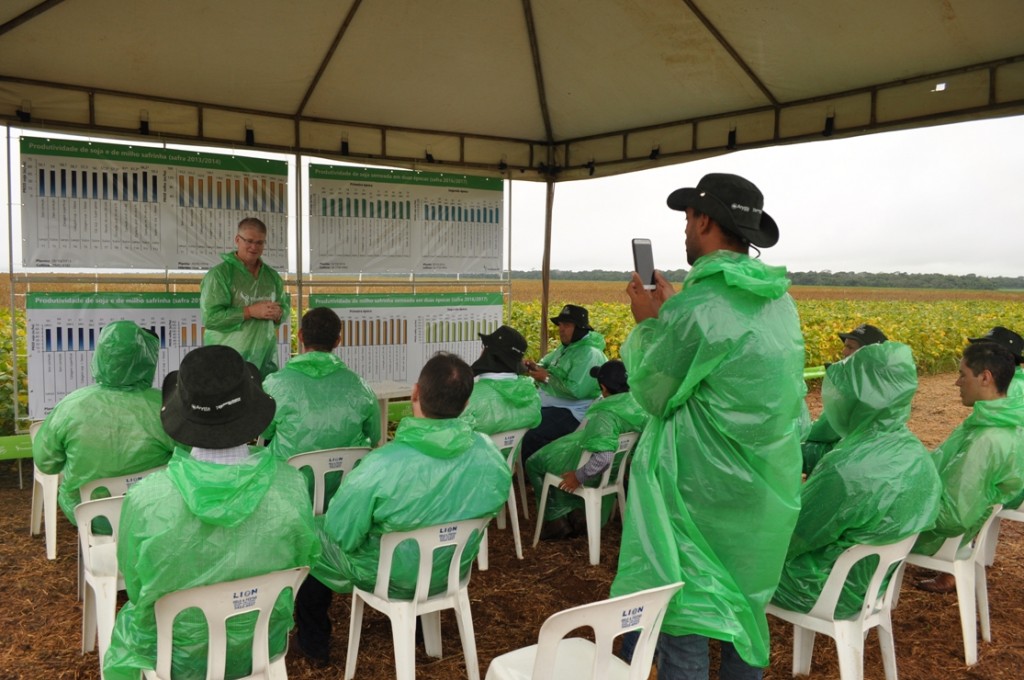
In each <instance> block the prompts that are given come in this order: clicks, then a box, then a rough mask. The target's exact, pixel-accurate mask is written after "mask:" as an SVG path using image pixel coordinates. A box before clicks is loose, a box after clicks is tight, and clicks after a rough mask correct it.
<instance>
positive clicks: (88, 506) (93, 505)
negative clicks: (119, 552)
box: [75, 496, 124, 571]
mask: <svg viewBox="0 0 1024 680" xmlns="http://www.w3.org/2000/svg"><path fill="white" fill-rule="evenodd" d="M123 503H124V496H112V497H110V498H100V499H97V500H95V501H85V502H84V503H79V504H78V505H76V506H75V521H76V522H77V523H78V546H79V548H80V550H81V559H82V566H83V567H84V568H85V569H88V570H90V571H92V548H94V547H96V546H97V545H100V544H103V545H104V546H112V545H113V546H115V547H114V548H112V550H114V551H116V543H117V533H118V530H119V529H120V526H121V505H122V504H123ZM98 517H104V518H106V520H107V521H108V522H110V527H111V529H113V532H112V534H113V541H111V535H110V534H94V533H93V531H92V522H93V520H94V519H97V518H98ZM111 557H113V558H116V552H114V554H113V555H111Z"/></svg>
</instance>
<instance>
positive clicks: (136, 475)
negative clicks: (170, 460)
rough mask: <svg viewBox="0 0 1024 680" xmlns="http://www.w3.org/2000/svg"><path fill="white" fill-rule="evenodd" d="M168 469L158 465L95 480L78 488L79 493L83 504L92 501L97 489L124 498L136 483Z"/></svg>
mask: <svg viewBox="0 0 1024 680" xmlns="http://www.w3.org/2000/svg"><path fill="white" fill-rule="evenodd" d="M166 467H167V466H166V465H158V466H157V467H154V468H149V469H148V470H142V471H141V472H129V473H128V474H124V475H115V476H113V477H101V478H100V479H94V480H92V481H91V482H86V483H84V484H82V486H80V487H78V493H79V496H80V497H81V499H82V502H83V503H84V502H85V501H91V500H92V494H93V492H94V491H96V489H106V490H107V491H108V492H110V495H111V496H123V495H125V494H126V493H128V489H130V488H132V486H134V485H135V483H136V482H138V481H140V480H141V479H142V478H143V477H146V476H147V475H151V474H153V473H154V472H156V471H157V470H163V469H164V468H166Z"/></svg>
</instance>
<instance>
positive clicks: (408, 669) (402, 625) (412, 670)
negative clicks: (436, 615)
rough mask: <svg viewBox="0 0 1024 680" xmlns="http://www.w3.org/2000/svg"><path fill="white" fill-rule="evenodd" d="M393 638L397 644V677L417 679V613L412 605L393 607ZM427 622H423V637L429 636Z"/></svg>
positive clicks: (399, 678) (391, 617)
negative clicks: (414, 612)
mask: <svg viewBox="0 0 1024 680" xmlns="http://www.w3.org/2000/svg"><path fill="white" fill-rule="evenodd" d="M389 617H390V619H391V639H392V640H393V642H394V645H395V678H396V679H397V680H416V615H415V614H413V608H412V607H401V606H399V607H393V608H392V609H391V612H390V614H389ZM426 629H427V623H426V621H424V623H423V637H424V639H425V638H426V636H427V632H426Z"/></svg>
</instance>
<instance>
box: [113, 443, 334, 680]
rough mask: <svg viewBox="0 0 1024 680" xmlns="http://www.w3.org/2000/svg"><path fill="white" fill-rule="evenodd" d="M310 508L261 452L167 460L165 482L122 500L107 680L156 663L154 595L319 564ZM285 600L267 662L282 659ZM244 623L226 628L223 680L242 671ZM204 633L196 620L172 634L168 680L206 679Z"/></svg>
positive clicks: (299, 482)
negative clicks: (122, 593)
mask: <svg viewBox="0 0 1024 680" xmlns="http://www.w3.org/2000/svg"><path fill="white" fill-rule="evenodd" d="M319 550H320V543H319V541H318V540H317V537H316V533H315V531H314V529H313V508H312V505H311V504H310V502H309V495H308V494H307V493H306V486H305V484H304V482H303V479H302V475H300V474H299V473H298V472H297V471H296V470H295V469H293V468H291V467H289V466H288V464H287V463H284V462H282V461H280V460H278V459H277V458H275V457H274V456H273V455H271V454H269V453H267V452H265V451H264V452H260V453H254V454H253V455H252V456H250V457H249V459H248V460H246V461H245V462H243V463H239V464H237V465H219V464H216V463H207V462H203V461H198V460H194V459H192V458H190V457H189V456H188V454H186V453H185V452H184V451H182V450H180V449H179V450H177V451H176V452H175V456H174V458H173V459H172V460H171V462H170V464H169V465H168V467H167V470H166V472H159V473H156V474H153V475H150V476H148V477H146V478H145V479H144V480H142V481H141V482H139V483H138V484H136V485H135V486H133V487H132V488H131V490H130V491H129V492H128V495H127V496H126V497H125V502H124V508H123V509H122V511H121V531H120V535H119V537H118V545H117V558H118V566H119V567H120V568H121V571H122V573H123V574H124V583H125V589H126V590H127V591H128V600H129V601H128V602H127V603H126V604H125V605H124V606H123V607H122V608H121V610H120V611H119V612H118V614H117V620H116V623H115V624H114V634H113V638H112V640H111V643H110V649H109V650H108V651H107V654H106V656H105V657H104V659H103V673H104V677H105V678H106V680H138V678H139V669H142V668H153V667H154V664H155V663H156V619H155V617H154V613H153V605H154V604H155V603H156V601H157V600H158V599H159V598H160V597H161V596H163V595H165V594H167V593H170V592H174V591H176V590H183V589H185V588H192V587H194V586H201V585H208V584H211V583H217V582H220V581H230V580H233V579H239V578H245V577H246V576H253V575H256V574H264V573H267V572H270V571H276V570H279V569H289V568H292V567H300V566H308V565H310V564H311V563H312V562H313V561H314V560H315V559H316V558H317V557H318V554H319ZM292 602H293V597H292V596H291V595H289V594H288V593H287V592H286V593H283V594H282V597H281V599H280V600H279V601H278V603H277V605H276V606H275V608H274V612H275V613H274V614H273V615H272V618H271V620H270V631H271V633H270V653H271V655H272V656H273V655H275V654H278V653H280V652H282V651H283V650H284V649H285V645H286V643H287V638H288V631H289V630H290V629H291V627H292ZM252 621H253V617H251V616H249V615H246V616H241V617H237V618H235V619H232V621H231V623H230V624H229V625H228V653H227V659H228V664H227V671H228V674H227V677H229V678H237V677H241V676H244V675H246V674H247V673H248V671H249V665H250V663H251V654H250V651H251V646H252V637H251V634H250V635H246V634H245V633H244V632H241V631H245V630H250V631H251V627H252ZM206 640H207V635H206V623H205V620H204V619H203V617H202V615H201V614H200V613H199V612H197V611H194V610H193V611H192V612H189V613H186V614H183V615H182V616H181V617H180V618H179V619H178V623H177V624H176V625H175V636H174V661H173V671H174V678H175V680H193V679H195V680H201V679H202V678H204V677H206V674H205V673H206V647H207V645H206Z"/></svg>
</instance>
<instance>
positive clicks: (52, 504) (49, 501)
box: [43, 484, 57, 560]
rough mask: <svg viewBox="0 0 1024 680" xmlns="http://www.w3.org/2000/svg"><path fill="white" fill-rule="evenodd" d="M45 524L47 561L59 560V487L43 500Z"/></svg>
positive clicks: (53, 488) (54, 487)
mask: <svg viewBox="0 0 1024 680" xmlns="http://www.w3.org/2000/svg"><path fill="white" fill-rule="evenodd" d="M43 522H44V523H45V524H46V559H48V560H55V559H57V485H56V484H54V485H53V486H52V490H51V493H50V494H49V497H45V496H44V498H43Z"/></svg>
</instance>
